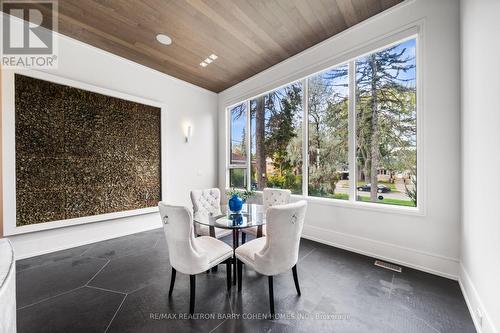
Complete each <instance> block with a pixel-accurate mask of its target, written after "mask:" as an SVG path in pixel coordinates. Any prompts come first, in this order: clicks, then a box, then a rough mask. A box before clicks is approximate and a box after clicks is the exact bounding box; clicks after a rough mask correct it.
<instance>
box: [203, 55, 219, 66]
mask: <svg viewBox="0 0 500 333" xmlns="http://www.w3.org/2000/svg"><path fill="white" fill-rule="evenodd" d="M217 58H218V56H216V55H215V54H213V53H212V54H211V55H209V56H208V57H207V58H206V59H205V60H203V61H202V62H200V66H201V67H207V66H208V65H209V64H211V63H212V62H214V61H215V59H217Z"/></svg>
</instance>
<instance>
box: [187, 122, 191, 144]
mask: <svg viewBox="0 0 500 333" xmlns="http://www.w3.org/2000/svg"><path fill="white" fill-rule="evenodd" d="M189 139H191V125H188V126H187V127H186V143H189Z"/></svg>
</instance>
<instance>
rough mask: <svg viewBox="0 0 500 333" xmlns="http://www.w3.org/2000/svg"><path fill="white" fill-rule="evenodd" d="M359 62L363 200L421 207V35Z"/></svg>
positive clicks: (358, 122) (358, 134)
mask: <svg viewBox="0 0 500 333" xmlns="http://www.w3.org/2000/svg"><path fill="white" fill-rule="evenodd" d="M355 66H356V101H355V105H356V170H357V175H356V181H357V184H356V191H357V200H360V201H370V202H374V203H387V204H393V205H404V206H416V195H417V193H416V183H417V168H416V165H417V110H416V105H417V104H416V74H415V73H416V72H415V68H416V62H415V40H414V39H412V40H409V41H406V42H403V43H401V44H397V45H394V46H391V47H389V48H386V49H383V50H381V51H377V52H374V53H371V54H369V55H367V56H364V57H361V58H358V59H356V64H355Z"/></svg>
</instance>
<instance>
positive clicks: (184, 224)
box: [158, 202, 233, 313]
mask: <svg viewBox="0 0 500 333" xmlns="http://www.w3.org/2000/svg"><path fill="white" fill-rule="evenodd" d="M158 207H159V209H160V216H161V219H162V221H163V230H164V232H165V237H166V239H167V246H168V255H169V258H170V265H172V274H171V276H170V289H169V292H168V295H169V296H171V295H172V291H173V289H174V284H175V276H176V273H177V271H179V272H181V273H184V274H189V282H190V301H189V313H193V312H194V301H195V288H196V274H199V273H202V272H205V271H207V270H209V269H210V268H212V267H214V266H216V265H218V264H220V263H222V262H225V263H226V265H227V267H226V268H227V269H226V270H227V288H228V290H230V289H231V262H232V256H233V249H232V248H231V247H230V246H229V245H227V244H226V243H224V242H222V241H220V240H218V239H216V238H213V237H208V236H201V237H196V238H195V237H194V232H193V217H192V215H191V212H190V211H189V210H188V209H187V208H186V207H183V206H171V205H167V204H166V203H164V202H160V203H158Z"/></svg>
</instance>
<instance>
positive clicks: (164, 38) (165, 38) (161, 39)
mask: <svg viewBox="0 0 500 333" xmlns="http://www.w3.org/2000/svg"><path fill="white" fill-rule="evenodd" d="M156 40H157V41H158V42H159V43H161V44H163V45H170V44H172V38H170V37H168V36H167V35H165V34H158V35H156Z"/></svg>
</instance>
